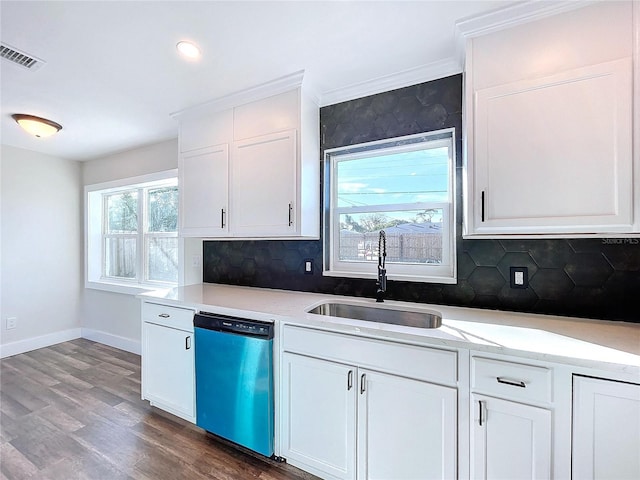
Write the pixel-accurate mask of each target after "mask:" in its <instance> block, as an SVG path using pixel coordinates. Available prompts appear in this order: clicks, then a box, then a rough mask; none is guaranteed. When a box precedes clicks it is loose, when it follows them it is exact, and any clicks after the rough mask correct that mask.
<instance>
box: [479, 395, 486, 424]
mask: <svg viewBox="0 0 640 480" xmlns="http://www.w3.org/2000/svg"><path fill="white" fill-rule="evenodd" d="M483 404H484V402H483V401H482V400H478V425H480V426H482V424H483V423H485V419H484V418H483V417H484V405H483Z"/></svg>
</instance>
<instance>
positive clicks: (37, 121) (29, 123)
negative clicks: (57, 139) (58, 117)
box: [11, 113, 62, 138]
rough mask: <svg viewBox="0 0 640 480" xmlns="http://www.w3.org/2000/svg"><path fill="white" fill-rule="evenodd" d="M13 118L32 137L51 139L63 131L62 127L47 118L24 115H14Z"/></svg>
mask: <svg viewBox="0 0 640 480" xmlns="http://www.w3.org/2000/svg"><path fill="white" fill-rule="evenodd" d="M11 117H12V118H13V119H14V120H15V121H16V122H18V125H20V126H21V127H22V128H24V129H25V130H26V131H27V132H29V133H30V134H31V135H35V136H36V137H38V138H41V137H49V136H51V135H53V134H54V133H58V132H59V131H60V130H62V125H60V124H59V123H56V122H53V121H51V120H47V119H46V118H40V117H36V116H33V115H24V114H22V113H14V114H13V115H11Z"/></svg>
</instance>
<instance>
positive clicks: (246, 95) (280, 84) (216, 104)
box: [169, 70, 317, 118]
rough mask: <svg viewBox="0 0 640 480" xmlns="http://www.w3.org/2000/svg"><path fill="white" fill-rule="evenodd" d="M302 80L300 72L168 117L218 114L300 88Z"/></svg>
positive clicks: (179, 111) (302, 76)
mask: <svg viewBox="0 0 640 480" xmlns="http://www.w3.org/2000/svg"><path fill="white" fill-rule="evenodd" d="M303 78H304V70H300V71H298V72H295V73H292V74H290V75H285V76H283V77H280V78H276V79H275V80H271V81H269V82H265V83H261V84H259V85H255V86H253V87H250V88H246V89H244V90H239V91H237V92H233V93H230V94H229V95H224V96H222V97H219V98H215V99H213V100H210V101H208V102H204V103H200V104H198V105H194V106H192V107H188V108H185V109H182V110H178V111H177V112H173V113H170V114H169V115H170V116H171V117H173V118H179V117H181V116H183V115H192V114H195V115H197V114H199V113H215V112H220V111H223V110H227V109H229V108H233V107H237V106H238V105H243V104H245V103H249V102H254V101H256V100H262V99H263V98H267V97H271V96H273V95H278V94H280V93H284V92H288V91H290V90H293V89H294V88H298V87H301V86H302V80H303ZM315 97H316V98H317V95H315Z"/></svg>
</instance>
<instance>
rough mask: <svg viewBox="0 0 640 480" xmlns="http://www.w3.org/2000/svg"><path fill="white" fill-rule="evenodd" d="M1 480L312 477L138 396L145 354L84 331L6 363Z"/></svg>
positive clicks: (1, 376) (0, 388) (0, 402)
mask: <svg viewBox="0 0 640 480" xmlns="http://www.w3.org/2000/svg"><path fill="white" fill-rule="evenodd" d="M0 366H1V372H0V381H1V384H0V415H1V417H0V472H1V474H0V477H1V478H2V479H3V480H5V479H6V480H22V479H51V480H71V479H90V480H116V479H129V478H133V479H145V480H164V479H167V480H177V479H194V480H199V479H220V480H222V479H224V480H237V479H241V480H244V479H261V480H284V479H288V480H308V479H311V478H315V477H312V476H311V475H308V474H306V473H304V472H302V471H300V470H298V469H296V468H294V467H292V466H290V465H286V464H278V463H276V462H273V461H271V460H268V459H264V458H263V457H259V456H257V455H252V454H250V453H248V452H245V451H241V450H240V449H238V448H236V447H234V446H231V445H229V444H228V443H226V442H224V441H221V440H219V439H217V438H215V437H213V436H212V435H210V434H207V433H206V432H204V431H203V430H201V429H199V428H198V427H196V426H194V425H192V424H190V423H188V422H185V421H183V420H181V419H179V418H177V417H174V416H172V415H169V414H166V413H164V412H162V411H160V410H158V409H156V408H153V407H150V406H149V403H148V402H146V401H142V400H141V399H140V357H139V356H138V355H134V354H131V353H128V352H124V351H122V350H118V349H115V348H111V347H108V346H106V345H102V344H99V343H95V342H91V341H89V340H84V339H78V340H73V341H70V342H65V343H61V344H58V345H54V346H52V347H48V348H42V349H40V350H35V351H32V352H28V353H24V354H21V355H15V356H13V357H9V358H5V359H3V360H1V361H0Z"/></svg>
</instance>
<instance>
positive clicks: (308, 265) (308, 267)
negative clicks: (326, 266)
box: [304, 258, 313, 275]
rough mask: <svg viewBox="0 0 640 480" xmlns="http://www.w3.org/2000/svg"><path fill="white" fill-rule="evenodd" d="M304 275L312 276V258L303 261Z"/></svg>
mask: <svg viewBox="0 0 640 480" xmlns="http://www.w3.org/2000/svg"><path fill="white" fill-rule="evenodd" d="M304 274H305V275H312V274H313V259H312V258H306V259H305V260H304Z"/></svg>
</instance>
